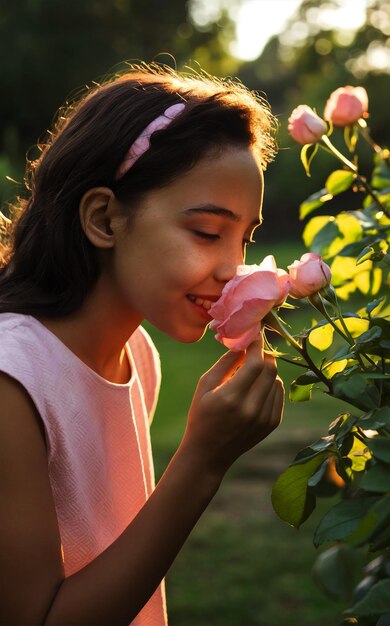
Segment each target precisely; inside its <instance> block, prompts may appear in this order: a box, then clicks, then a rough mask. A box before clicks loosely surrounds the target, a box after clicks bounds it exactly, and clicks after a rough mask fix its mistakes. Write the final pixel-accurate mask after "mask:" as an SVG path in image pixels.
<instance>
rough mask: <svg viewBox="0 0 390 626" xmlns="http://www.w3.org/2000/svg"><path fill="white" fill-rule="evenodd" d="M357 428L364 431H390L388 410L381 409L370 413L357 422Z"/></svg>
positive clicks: (389, 413) (389, 410)
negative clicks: (385, 429)
mask: <svg viewBox="0 0 390 626" xmlns="http://www.w3.org/2000/svg"><path fill="white" fill-rule="evenodd" d="M359 426H360V427H361V428H364V429H366V430H368V429H372V430H378V428H389V429H390V408H389V407H381V408H380V409H374V410H373V411H370V412H369V413H367V415H365V416H364V417H362V418H361V419H360V420H359Z"/></svg>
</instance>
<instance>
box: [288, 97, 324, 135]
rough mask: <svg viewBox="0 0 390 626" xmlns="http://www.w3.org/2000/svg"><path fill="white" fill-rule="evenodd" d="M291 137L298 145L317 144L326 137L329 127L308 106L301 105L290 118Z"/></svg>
mask: <svg viewBox="0 0 390 626" xmlns="http://www.w3.org/2000/svg"><path fill="white" fill-rule="evenodd" d="M288 121H289V124H288V130H289V132H290V135H291V137H292V138H293V139H295V141H297V142H298V143H302V144H305V143H316V142H317V141H319V140H320V139H321V137H322V135H324V134H325V133H326V132H327V130H328V127H327V125H326V123H325V122H324V120H322V119H321V118H320V117H318V115H317V113H315V112H314V111H313V109H311V108H310V107H308V106H307V105H306V104H300V105H299V106H298V107H297V108H296V109H294V110H293V112H292V113H291V115H290V117H289V118H288Z"/></svg>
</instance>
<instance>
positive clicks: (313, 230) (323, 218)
mask: <svg viewBox="0 0 390 626" xmlns="http://www.w3.org/2000/svg"><path fill="white" fill-rule="evenodd" d="M334 219H335V218H334V217H332V216H331V215H318V216H316V217H313V218H312V219H311V220H310V221H309V222H308V223H307V224H306V226H305V229H304V231H303V235H302V236H303V241H304V243H305V246H306V248H310V246H311V243H312V241H313V239H314V237H315V236H316V234H317V233H318V232H319V231H320V230H321V228H323V227H324V226H325V225H326V224H327V223H328V222H329V221H334Z"/></svg>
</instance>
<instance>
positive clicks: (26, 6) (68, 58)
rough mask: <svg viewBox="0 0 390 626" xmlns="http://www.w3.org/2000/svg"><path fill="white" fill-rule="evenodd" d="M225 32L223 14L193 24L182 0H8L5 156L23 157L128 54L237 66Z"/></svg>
mask: <svg viewBox="0 0 390 626" xmlns="http://www.w3.org/2000/svg"><path fill="white" fill-rule="evenodd" d="M228 30H229V18H228V16H227V14H226V13H221V15H219V19H218V20H216V21H215V22H214V23H210V24H207V25H205V27H204V28H202V29H197V28H195V26H194V23H193V21H192V20H191V19H190V17H189V8H188V2H181V0H171V1H170V2H165V3H163V4H162V3H161V2H160V1H159V0H148V1H147V2H144V1H143V0H83V1H81V2H80V1H79V0H68V1H67V2H66V3H65V4H64V3H61V2H59V1H58V0H18V2H4V0H3V1H2V2H1V11H0V55H1V58H2V59H3V62H2V64H1V66H0V81H1V84H2V85H3V86H5V85H6V86H7V90H6V97H3V98H2V99H1V101H0V120H1V121H0V154H1V153H5V154H7V156H8V158H9V159H11V162H13V163H20V161H21V159H22V157H23V154H24V152H25V150H26V148H27V147H28V146H29V145H34V144H35V142H36V140H37V138H38V136H39V135H40V134H41V133H42V132H43V131H45V129H46V128H48V127H49V126H50V124H51V121H52V117H53V115H54V113H55V111H56V110H57V109H58V108H59V107H60V106H61V105H62V104H64V102H65V100H66V99H72V98H74V97H76V96H77V94H78V92H79V91H80V90H82V89H83V87H84V85H85V84H86V83H89V84H90V83H91V81H92V80H96V81H100V80H102V79H103V78H104V75H105V74H106V73H112V72H115V71H119V70H121V69H123V68H124V61H125V60H129V61H133V62H137V61H138V62H139V61H140V60H144V61H147V62H150V61H153V60H157V61H159V62H162V63H166V64H168V65H170V66H173V67H175V66H176V65H177V66H178V67H181V66H183V64H185V63H191V60H192V59H195V60H196V61H200V62H201V64H202V65H204V66H206V67H207V70H208V71H210V72H214V71H215V72H217V73H218V72H220V71H221V70H222V71H223V72H224V73H230V72H235V71H236V69H237V66H238V62H237V60H235V59H233V57H231V56H229V55H227V54H226V51H225V50H224V47H223V44H222V40H221V33H222V32H223V33H226V32H227V31H228ZM3 93H4V92H3Z"/></svg>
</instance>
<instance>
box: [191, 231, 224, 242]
mask: <svg viewBox="0 0 390 626" xmlns="http://www.w3.org/2000/svg"><path fill="white" fill-rule="evenodd" d="M192 232H194V233H195V235H197V236H198V237H201V238H202V239H210V240H212V241H215V240H217V239H220V235H216V234H215V233H205V232H203V231H202V230H194V231H192Z"/></svg>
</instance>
